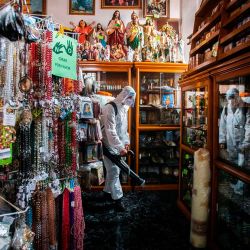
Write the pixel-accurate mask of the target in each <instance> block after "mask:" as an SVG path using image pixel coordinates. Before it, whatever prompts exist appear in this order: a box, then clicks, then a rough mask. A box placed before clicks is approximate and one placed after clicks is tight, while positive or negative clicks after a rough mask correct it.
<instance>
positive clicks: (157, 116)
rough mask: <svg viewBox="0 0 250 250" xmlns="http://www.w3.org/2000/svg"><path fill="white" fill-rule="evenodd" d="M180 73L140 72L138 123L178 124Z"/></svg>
mask: <svg viewBox="0 0 250 250" xmlns="http://www.w3.org/2000/svg"><path fill="white" fill-rule="evenodd" d="M179 78H180V74H177V73H162V72H142V73H141V74H140V89H139V90H140V93H139V97H140V99H139V101H140V124H151V125H154V124H157V125H161V124H164V125H180V108H181V106H180V104H181V103H180V102H181V99H180V98H181V96H180V88H179V86H178V79H179Z"/></svg>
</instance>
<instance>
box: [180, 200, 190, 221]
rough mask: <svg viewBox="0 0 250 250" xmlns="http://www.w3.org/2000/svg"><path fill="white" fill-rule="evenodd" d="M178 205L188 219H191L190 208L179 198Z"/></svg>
mask: <svg viewBox="0 0 250 250" xmlns="http://www.w3.org/2000/svg"><path fill="white" fill-rule="evenodd" d="M177 207H178V208H179V209H180V210H181V211H182V213H183V214H184V215H185V216H186V218H187V219H188V220H191V212H190V209H188V208H187V207H186V206H185V205H184V204H183V202H182V201H180V200H179V199H178V200H177Z"/></svg>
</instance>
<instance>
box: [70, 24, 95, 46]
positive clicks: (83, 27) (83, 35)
mask: <svg viewBox="0 0 250 250" xmlns="http://www.w3.org/2000/svg"><path fill="white" fill-rule="evenodd" d="M70 24H71V25H72V26H74V29H73V31H74V32H77V33H79V34H80V35H79V39H78V42H79V43H81V44H84V43H85V41H86V40H87V36H88V35H89V34H90V33H91V32H92V30H93V27H92V26H93V25H94V24H95V22H92V23H91V24H90V25H87V23H86V22H85V21H83V20H80V22H79V24H78V25H75V24H74V23H73V22H70Z"/></svg>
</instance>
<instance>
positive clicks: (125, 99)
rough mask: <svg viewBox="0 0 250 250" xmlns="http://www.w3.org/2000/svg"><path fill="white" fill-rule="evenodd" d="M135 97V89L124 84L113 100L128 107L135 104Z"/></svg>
mask: <svg viewBox="0 0 250 250" xmlns="http://www.w3.org/2000/svg"><path fill="white" fill-rule="evenodd" d="M135 97H136V93H135V90H134V89H133V88H132V87H130V86H126V87H124V88H123V89H122V91H121V93H120V94H119V95H118V96H117V97H116V98H115V102H116V103H120V104H122V105H127V106H129V107H133V106H134V104H135Z"/></svg>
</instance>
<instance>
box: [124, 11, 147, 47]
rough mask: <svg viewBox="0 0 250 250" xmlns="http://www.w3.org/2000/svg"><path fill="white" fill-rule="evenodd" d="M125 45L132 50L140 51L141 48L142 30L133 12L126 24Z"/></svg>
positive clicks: (142, 40) (142, 41)
mask: <svg viewBox="0 0 250 250" xmlns="http://www.w3.org/2000/svg"><path fill="white" fill-rule="evenodd" d="M126 33H127V45H128V46H129V47H131V48H132V49H133V50H135V49H141V48H142V47H143V43H144V39H143V29H142V27H141V26H140V25H139V22H138V16H137V14H136V13H135V12H133V13H132V14H131V22H129V23H128V24H127V27H126Z"/></svg>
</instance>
